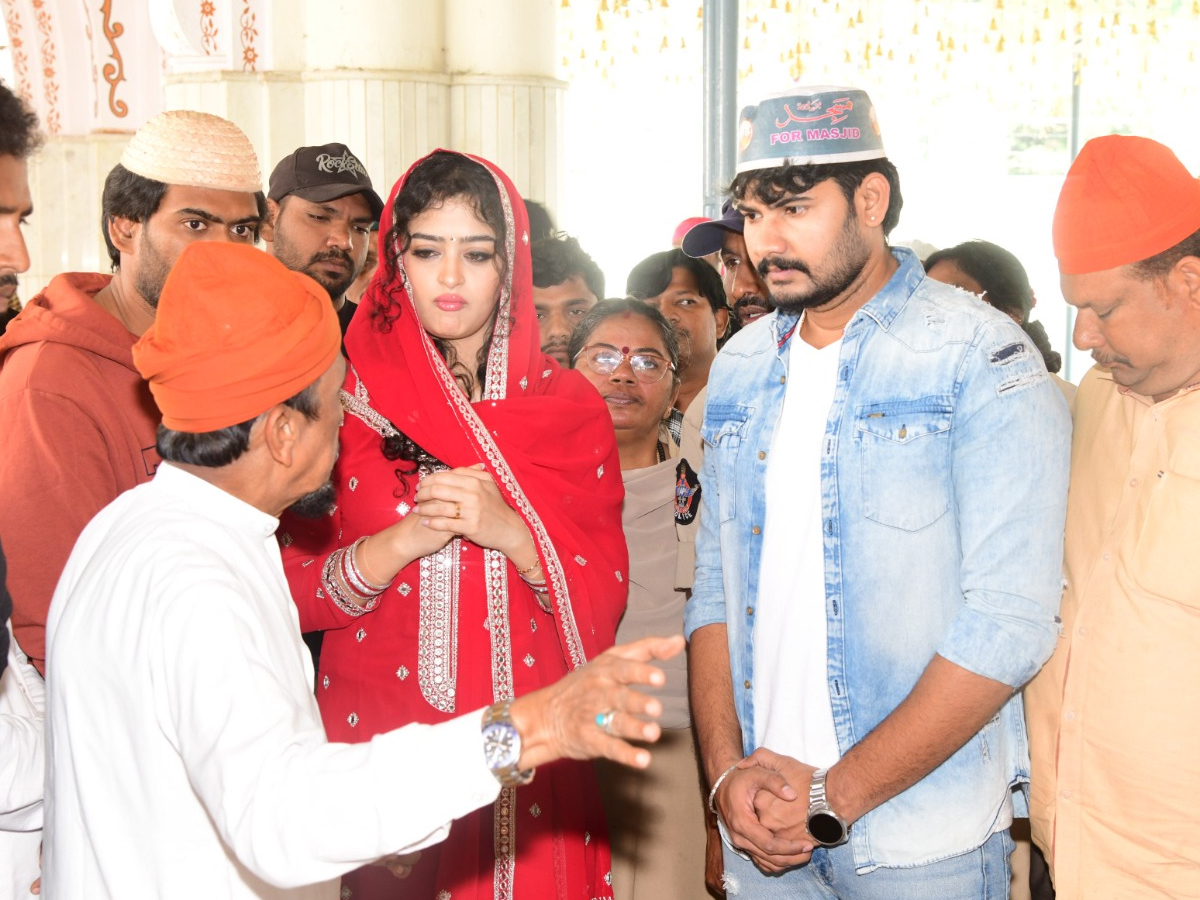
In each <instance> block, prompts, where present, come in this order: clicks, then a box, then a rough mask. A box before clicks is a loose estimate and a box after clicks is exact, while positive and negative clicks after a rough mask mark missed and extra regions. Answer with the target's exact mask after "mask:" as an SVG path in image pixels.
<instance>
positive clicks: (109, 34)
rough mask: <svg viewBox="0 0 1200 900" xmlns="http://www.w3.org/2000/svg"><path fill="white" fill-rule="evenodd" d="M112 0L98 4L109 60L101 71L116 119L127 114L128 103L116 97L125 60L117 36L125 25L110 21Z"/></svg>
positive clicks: (123, 75) (123, 76) (109, 103)
mask: <svg viewBox="0 0 1200 900" xmlns="http://www.w3.org/2000/svg"><path fill="white" fill-rule="evenodd" d="M112 3H113V0H104V2H103V3H101V4H100V15H101V16H102V17H103V27H104V39H105V40H106V41H108V51H109V52H108V58H109V59H110V60H111V62H107V63H105V64H104V68H103V69H102V70H101V73H100V74H102V75H103V76H104V80H105V82H106V83H107V84H108V109H109V111H110V112H111V113H112V114H113V115H114V116H116V117H117V118H118V119H123V118H125V116H127V115H129V104H128V103H126V102H125V101H124V100H118V99H117V86H118V85H119V84H120V83H121V82H122V81H124V80H125V61H124V60H123V59H121V51H120V50H119V49H117V38H119V37H120V36H121V35H123V34H124V33H125V26H124V25H122V24H121V23H120V22H115V21H112Z"/></svg>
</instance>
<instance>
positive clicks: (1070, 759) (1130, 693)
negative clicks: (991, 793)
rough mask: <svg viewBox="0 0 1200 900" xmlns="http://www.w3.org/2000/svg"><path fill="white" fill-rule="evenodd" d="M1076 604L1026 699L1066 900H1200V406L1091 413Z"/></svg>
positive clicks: (1072, 578) (1199, 395)
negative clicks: (1198, 899) (1159, 899)
mask: <svg viewBox="0 0 1200 900" xmlns="http://www.w3.org/2000/svg"><path fill="white" fill-rule="evenodd" d="M1065 570H1066V572H1065V574H1066V592H1065V594H1064V596H1063V603H1062V630H1061V633H1060V637H1059V641H1058V647H1057V649H1056V650H1055V653H1054V656H1053V657H1052V658H1051V660H1050V661H1049V662H1048V663H1047V664H1046V667H1045V668H1044V669H1043V670H1042V672H1041V673H1040V674H1039V675H1038V676H1037V677H1036V678H1035V679H1034V680H1033V682H1031V683H1030V685H1029V686H1028V688H1027V689H1026V709H1027V715H1028V720H1029V731H1030V744H1031V757H1032V776H1033V782H1032V800H1031V818H1032V823H1033V837H1034V840H1035V841H1036V842H1037V843H1038V845H1039V846H1041V847H1042V848H1043V849H1044V850H1045V852H1046V856H1047V858H1048V859H1049V860H1050V862H1051V867H1052V871H1053V875H1054V883H1055V888H1056V890H1057V894H1058V898H1059V900H1075V898H1087V900H1103V898H1121V900H1129V898H1143V897H1162V898H1168V897H1169V898H1173V900H1174V898H1200V390H1196V389H1195V388H1189V389H1186V390H1183V391H1180V392H1179V393H1178V394H1176V395H1175V396H1173V397H1170V398H1168V399H1166V400H1163V401H1162V402H1159V403H1154V402H1153V401H1152V400H1150V399H1149V398H1147V397H1141V396H1139V395H1137V394H1134V393H1132V392H1130V391H1127V390H1125V389H1123V388H1119V387H1118V386H1117V385H1116V384H1115V383H1114V382H1113V380H1112V377H1111V375H1110V374H1109V373H1108V372H1107V370H1104V369H1099V368H1096V369H1093V370H1092V371H1091V372H1089V373H1088V374H1087V375H1086V376H1085V377H1084V379H1083V383H1082V384H1081V385H1080V388H1079V393H1078V395H1077V397H1076V399H1075V431H1074V438H1073V442H1072V455H1071V487H1070V494H1069V498H1068V501H1067V524H1066V548H1065Z"/></svg>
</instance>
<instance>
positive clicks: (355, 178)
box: [267, 144, 383, 221]
mask: <svg viewBox="0 0 1200 900" xmlns="http://www.w3.org/2000/svg"><path fill="white" fill-rule="evenodd" d="M289 194H295V195H296V196H297V197H301V198H303V199H305V200H311V201H312V202H313V203H323V202H325V201H326V200H337V199H339V198H341V197H349V196H350V195H351V194H362V195H363V196H364V197H366V198H367V204H368V205H369V206H370V207H371V215H372V216H374V218H375V219H376V221H378V219H379V216H380V215H381V214H382V213H383V201H382V200H380V199H379V195H378V194H376V193H375V190H374V188H372V187H371V176H370V175H368V174H367V168H366V166H364V165H363V164H362V163H361V162H360V161H359V159H358V157H357V156H355V155H354V154H353V153H351V152H350V148H349V147H347V146H346V145H345V144H323V145H322V146H320V147H301V148H300V149H299V150H297V151H296V152H295V153H293V154H291V155H290V156H285V157H284V158H283V159H281V160H280V161H279V165H277V166H276V167H275V171H273V172H272V173H271V181H270V185H269V189H268V191H267V196H268V197H269V198H270V199H272V200H274V201H275V202H276V203H278V202H279V201H280V200H282V199H283V198H284V197H286V196H288V195H289Z"/></svg>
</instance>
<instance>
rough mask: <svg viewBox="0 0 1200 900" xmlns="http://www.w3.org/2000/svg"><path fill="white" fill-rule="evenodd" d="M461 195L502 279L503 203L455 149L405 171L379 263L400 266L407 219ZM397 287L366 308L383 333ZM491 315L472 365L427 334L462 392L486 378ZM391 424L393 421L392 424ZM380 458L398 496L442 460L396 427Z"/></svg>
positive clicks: (394, 310)
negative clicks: (392, 466) (389, 466)
mask: <svg viewBox="0 0 1200 900" xmlns="http://www.w3.org/2000/svg"><path fill="white" fill-rule="evenodd" d="M455 199H461V200H465V201H466V202H467V204H468V205H469V206H470V208H471V210H472V212H474V213H475V216H476V217H477V218H478V219H479V220H480V221H481V222H484V223H485V224H487V225H488V226H489V227H490V228H491V229H492V230H493V231H494V232H495V234H496V256H497V258H498V259H499V260H500V279H501V282H502V283H503V281H504V279H505V276H506V274H507V272H508V266H509V259H508V257H507V255H506V254H505V249H504V248H505V240H506V238H507V235H508V229H507V227H506V225H505V218H504V207H503V204H502V203H501V200H500V190H499V188H498V187H497V186H496V181H495V179H494V178H493V177H492V174H491V172H489V171H488V170H487V169H486V168H485V167H484V166H482V165H480V164H479V163H477V162H475V161H474V160H472V159H468V158H467V157H465V156H462V155H460V154H458V153H448V152H446V151H444V150H439V151H438V152H436V153H433V154H430V156H428V157H427V158H426V159H425V160H424V161H423V162H421V163H420V164H419V165H418V166H417V167H416V168H415V169H413V171H412V172H411V173H410V174H409V176H408V179H407V180H406V181H405V182H404V186H403V187H402V188H401V189H400V192H399V193H398V194H397V195H396V201H395V203H394V204H393V206H392V227H391V230H390V231H389V232H388V239H387V241H385V242H384V259H383V263H384V265H387V266H389V267H390V268H391V269H392V271H393V272H396V271H399V269H400V256H401V254H403V253H404V251H405V250H407V249H408V245H409V242H410V240H411V237H410V235H409V230H408V229H409V223H411V222H412V220H413V219H415V218H416V217H417V216H419V215H421V214H422V213H423V212H425V211H426V210H428V209H432V208H436V207H439V206H442V205H443V204H445V203H446V202H447V201H449V200H455ZM399 290H400V286H399V285H394V287H393V288H392V291H391V292H389V293H388V294H387V295H385V296H384V297H382V298H380V301H379V302H378V303H377V304H376V306H375V308H374V309H373V310H372V311H371V324H372V326H373V327H374V328H376V329H378V330H379V331H381V332H384V333H385V334H386V333H387V332H389V331H391V330H392V325H393V323H394V322H395V321H396V320H397V319H398V318H399V317H400V311H401V306H400V294H399ZM494 325H495V320H494V319H493V321H492V323H491V324H490V325H489V326H488V334H487V339H486V340H485V341H484V343H483V347H482V348H481V349H480V351H479V356H478V358H477V359H476V360H474V363H475V368H474V371H472V370H471V369H470V368H468V364H467V362H466V361H462V360H459V359H458V357H457V356H456V354H455V352H454V348H453V347H452V346H451V345H450V344H449V342H447V341H443V340H441V339H440V338H435V337H433V336H432V335H430V339H431V340H432V341H433V345H434V346H435V347H436V348H437V351H438V353H440V354H441V355H442V358H443V359H444V360H445V361H446V365H447V367H448V368H449V369H450V372H451V374H452V375H453V376H454V379H455V381H457V382H458V384H459V386H460V387H462V388H463V390H464V391H466V392H468V393H469V390H470V387H471V385H472V384H473V383H474V384H481V383H483V381H484V379H485V378H486V377H487V358H488V352H489V351H490V350H491V347H492V327H493V326H494ZM392 427H393V428H395V425H394V424H393V426H392ZM381 449H382V452H383V456H384V458H385V459H388V460H391V461H394V462H399V463H401V465H398V466H397V467H396V470H395V473H396V478H397V480H398V481H399V482H400V486H399V488H397V492H396V496H397V497H398V498H399V497H403V496H404V495H405V494H406V493H407V492H408V489H407V487H406V486H405V478H406V477H411V476H413V475H416V474H417V473H418V472H422V471H437V470H438V469H444V468H446V465H445V464H444V463H443V462H441V460H438V459H436V458H435V457H433V456H431V455H430V454H429V453H428V451H426V450H425V449H424V448H423V447H421V446H420V445H419V444H418V443H417V442H416V441H414V440H413V439H412V438H410V437H409V436H408V435H406V434H404V433H403V432H402V431H400V430H399V429H396V433H395V434H394V435H392V436H390V437H385V438H383V439H382V442H381Z"/></svg>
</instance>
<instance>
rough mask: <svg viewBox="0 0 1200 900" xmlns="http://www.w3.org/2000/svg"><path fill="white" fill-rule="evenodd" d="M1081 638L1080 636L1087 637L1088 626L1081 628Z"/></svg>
mask: <svg viewBox="0 0 1200 900" xmlns="http://www.w3.org/2000/svg"><path fill="white" fill-rule="evenodd" d="M1079 636H1080V637H1087V627H1086V626H1080V628H1079Z"/></svg>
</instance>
